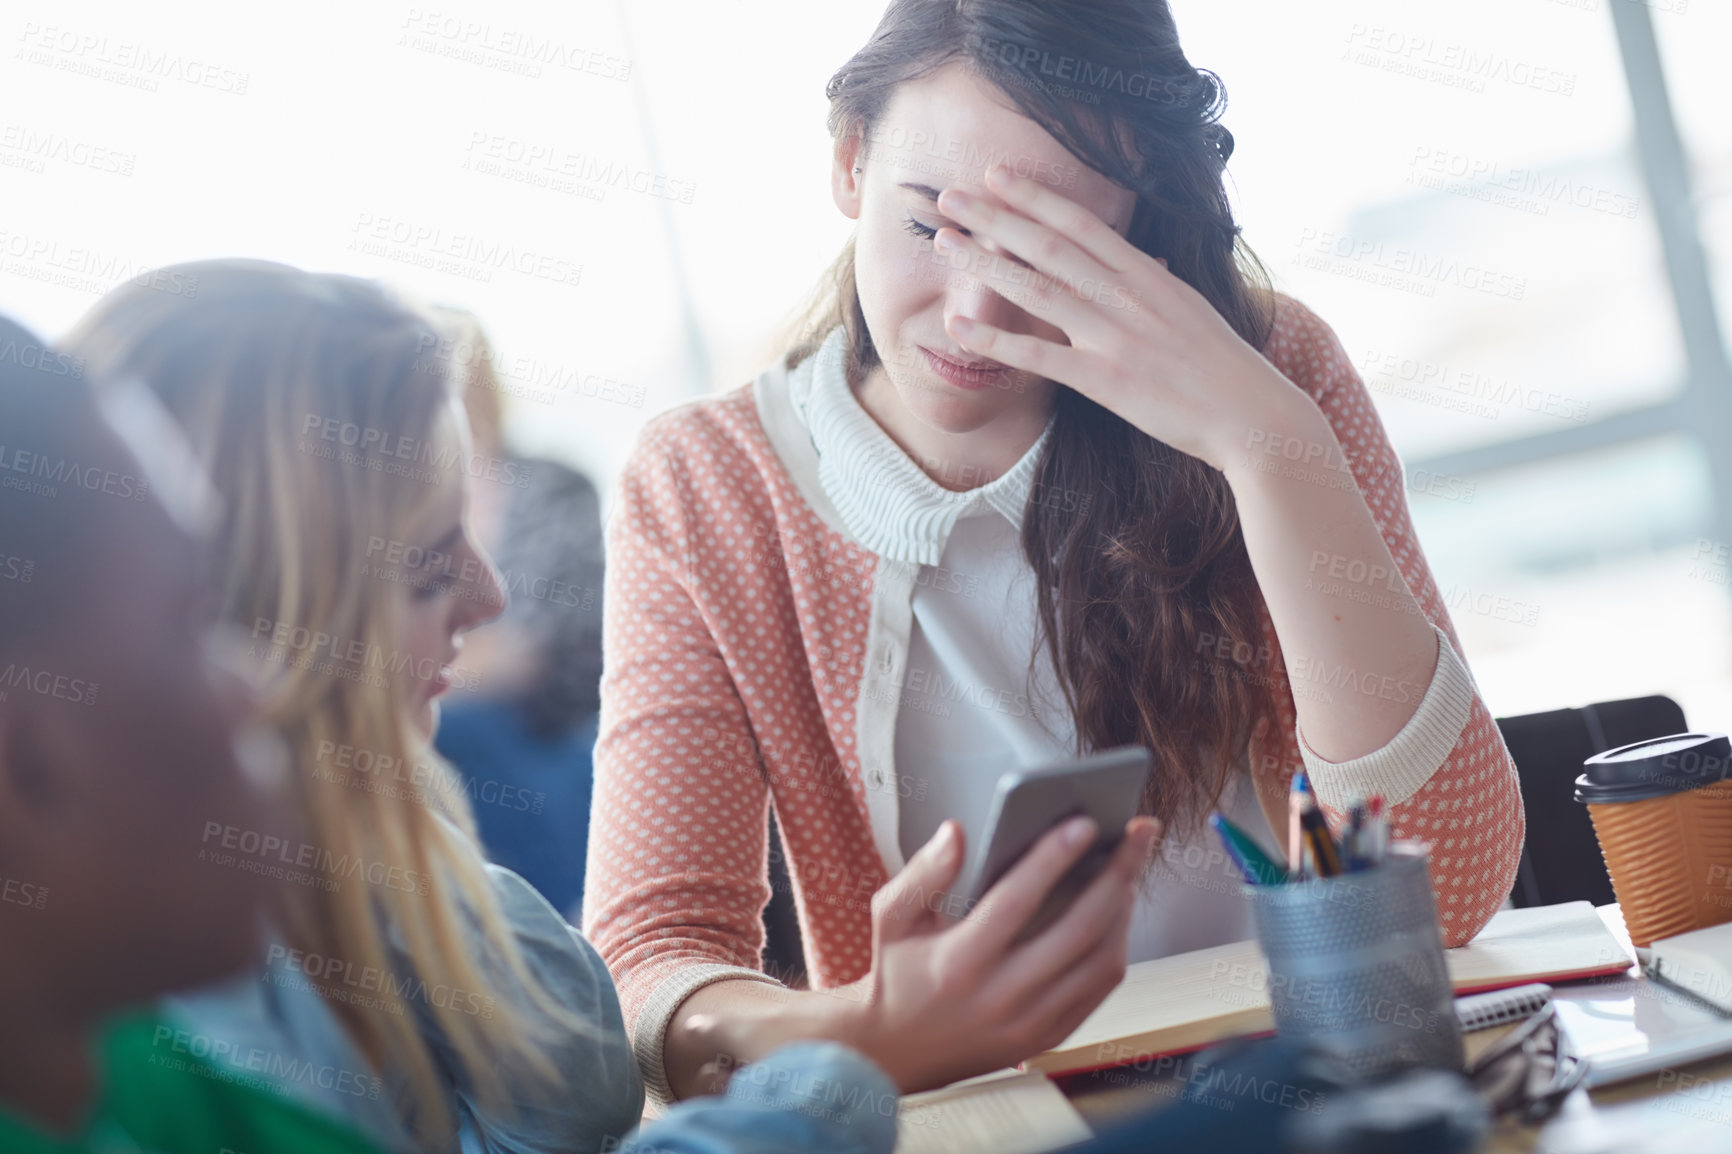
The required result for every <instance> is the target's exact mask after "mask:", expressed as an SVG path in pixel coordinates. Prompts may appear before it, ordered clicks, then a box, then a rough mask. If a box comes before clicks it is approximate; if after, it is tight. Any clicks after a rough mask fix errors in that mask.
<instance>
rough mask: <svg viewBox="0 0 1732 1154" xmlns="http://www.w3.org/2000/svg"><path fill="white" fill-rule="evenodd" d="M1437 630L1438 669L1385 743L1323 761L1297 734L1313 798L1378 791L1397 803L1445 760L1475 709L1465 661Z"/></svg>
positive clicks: (1342, 804)
mask: <svg viewBox="0 0 1732 1154" xmlns="http://www.w3.org/2000/svg"><path fill="white" fill-rule="evenodd" d="M1433 629H1434V631H1435V632H1436V634H1437V668H1436V669H1435V670H1434V671H1433V673H1432V675H1431V685H1430V687H1429V688H1428V689H1426V691H1425V696H1424V697H1423V698H1421V699H1420V702H1419V708H1418V709H1416V710H1414V713H1413V716H1412V717H1410V718H1408V719H1407V724H1406V725H1404V726H1402V728H1401V732H1400V733H1397V734H1396V735H1395V736H1394V737H1392V738H1390V740H1389V744H1387V745H1385V746H1384V747H1383V748H1382V749H1378V750H1374V751H1372V752H1371V753H1368V754H1366V755H1365V756H1363V757H1356V758H1354V759H1353V760H1351V761H1324V760H1323V759H1322V758H1321V757H1318V756H1317V755H1316V754H1315V753H1313V752H1312V751H1311V746H1310V745H1309V744H1307V743H1306V741H1305V735H1304V734H1303V733H1301V734H1299V753H1300V756H1301V757H1303V758H1304V759H1305V771H1306V773H1308V774H1309V775H1310V777H1311V787H1312V788H1313V789H1314V790H1316V791H1317V800H1318V801H1320V802H1322V803H1323V804H1324V805H1326V806H1328V807H1329V808H1331V809H1335V810H1341V809H1346V808H1347V807H1348V806H1349V805H1351V804H1352V803H1353V801H1354V799H1356V798H1361V797H1369V796H1370V795H1371V794H1374V793H1375V794H1380V795H1382V797H1383V801H1384V804H1385V805H1400V804H1401V803H1402V802H1404V801H1406V800H1407V799H1408V798H1410V797H1412V796H1413V795H1414V794H1416V793H1418V792H1419V791H1420V790H1421V789H1423V788H1424V787H1425V783H1426V782H1428V781H1430V780H1431V778H1432V776H1433V775H1434V774H1435V773H1437V771H1438V770H1439V769H1441V768H1442V767H1443V764H1444V762H1446V761H1448V760H1449V755H1450V753H1451V752H1453V751H1454V749H1455V746H1456V743H1457V742H1458V741H1460V740H1461V734H1462V730H1463V729H1465V728H1466V727H1467V719H1468V715H1469V714H1470V713H1471V712H1472V710H1473V702H1474V696H1475V689H1474V685H1473V675H1472V674H1471V673H1469V672H1468V668H1467V663H1466V662H1465V661H1463V660H1462V659H1461V656H1460V655H1459V654H1458V653H1456V651H1455V646H1453V645H1451V644H1450V643H1449V637H1448V635H1446V634H1445V633H1444V632H1443V630H1442V629H1438V628H1437V627H1436V626H1433Z"/></svg>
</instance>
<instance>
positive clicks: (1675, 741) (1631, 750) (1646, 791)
mask: <svg viewBox="0 0 1732 1154" xmlns="http://www.w3.org/2000/svg"><path fill="white" fill-rule="evenodd" d="M1582 768H1583V769H1584V770H1585V771H1586V772H1585V773H1583V774H1582V775H1581V776H1580V777H1578V778H1576V800H1577V801H1579V802H1583V803H1584V804H1587V805H1603V804H1606V803H1608V802H1618V801H1647V800H1648V799H1649V798H1653V797H1666V796H1669V795H1670V794H1674V793H1683V792H1684V791H1685V790H1687V789H1700V788H1701V787H1702V786H1704V785H1713V784H1714V783H1715V782H1717V781H1722V780H1724V779H1726V778H1728V777H1732V741H1728V740H1727V738H1726V735H1725V734H1724V733H1674V734H1673V735H1671V736H1670V737H1651V738H1649V739H1648V740H1646V741H1638V742H1635V743H1634V744H1632V745H1623V746H1619V747H1618V748H1617V749H1608V750H1607V751H1606V752H1604V753H1596V754H1595V755H1594V756H1592V757H1590V758H1588V760H1586V761H1584V762H1582Z"/></svg>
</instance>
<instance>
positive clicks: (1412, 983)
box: [1249, 843, 1463, 1078]
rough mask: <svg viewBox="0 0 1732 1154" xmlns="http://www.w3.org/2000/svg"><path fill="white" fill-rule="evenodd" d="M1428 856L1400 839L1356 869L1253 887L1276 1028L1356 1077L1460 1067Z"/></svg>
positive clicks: (1452, 997) (1452, 1000) (1457, 1033)
mask: <svg viewBox="0 0 1732 1154" xmlns="http://www.w3.org/2000/svg"><path fill="white" fill-rule="evenodd" d="M1425 860H1426V859H1425V854H1424V852H1423V850H1422V849H1421V848H1419V847H1416V846H1409V845H1406V844H1400V843H1398V844H1397V845H1395V846H1391V847H1390V850H1389V852H1388V853H1387V854H1386V855H1385V856H1384V858H1383V860H1382V861H1381V862H1379V863H1378V864H1377V865H1375V866H1372V867H1371V868H1369V869H1366V870H1361V871H1359V872H1357V873H1347V874H1340V875H1338V876H1336V877H1332V878H1318V879H1313V880H1308V881H1301V882H1293V883H1289V884H1287V885H1279V886H1252V887H1249V893H1250V897H1251V902H1252V910H1253V913H1254V916H1255V918H1256V921H1257V937H1258V938H1259V940H1260V941H1261V944H1262V947H1263V953H1264V956H1265V957H1267V958H1268V961H1269V1002H1270V1006H1271V1008H1272V1009H1273V1011H1274V1015H1275V1027H1276V1029H1277V1031H1279V1032H1280V1033H1281V1034H1283V1035H1285V1036H1288V1037H1292V1038H1297V1039H1301V1040H1304V1041H1306V1042H1309V1043H1311V1044H1313V1045H1315V1046H1318V1047H1320V1048H1322V1049H1324V1050H1327V1051H1329V1052H1331V1053H1332V1054H1334V1055H1335V1056H1337V1057H1338V1058H1339V1059H1340V1060H1341V1061H1342V1062H1343V1063H1344V1064H1345V1065H1346V1067H1347V1068H1348V1069H1349V1070H1350V1071H1352V1072H1353V1073H1354V1074H1355V1075H1356V1076H1359V1077H1363V1078H1377V1077H1381V1076H1383V1075H1385V1074H1392V1073H1396V1072H1398V1071H1401V1070H1406V1069H1411V1068H1414V1067H1419V1066H1425V1067H1435V1068H1437V1069H1445V1070H1456V1071H1459V1070H1460V1069H1461V1068H1462V1065H1463V1055H1462V1047H1461V1033H1460V1030H1459V1028H1458V1027H1457V1025H1456V1019H1455V991H1454V989H1453V988H1452V987H1451V985H1450V980H1449V966H1448V964H1447V963H1446V962H1445V961H1444V955H1443V937H1442V935H1441V934H1440V933H1439V932H1438V926H1437V907H1436V903H1435V902H1434V901H1433V899H1432V896H1431V880H1430V878H1429V877H1428V876H1427V874H1426V868H1425Z"/></svg>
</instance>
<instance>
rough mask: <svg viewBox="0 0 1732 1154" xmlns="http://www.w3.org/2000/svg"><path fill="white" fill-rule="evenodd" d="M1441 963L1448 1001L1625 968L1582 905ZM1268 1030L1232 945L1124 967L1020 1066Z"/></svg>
mask: <svg viewBox="0 0 1732 1154" xmlns="http://www.w3.org/2000/svg"><path fill="white" fill-rule="evenodd" d="M1444 956H1445V958H1446V959H1447V960H1448V962H1449V974H1450V979H1451V981H1452V982H1453V983H1454V985H1455V991H1456V993H1457V994H1472V993H1479V992H1481V991H1485V990H1500V989H1505V988H1507V987H1510V986H1521V985H1526V984H1528V983H1533V982H1561V981H1569V980H1572V979H1576V978H1590V977H1596V976H1600V975H1604V974H1621V973H1623V972H1624V971H1625V970H1627V969H1628V968H1629V967H1630V964H1631V961H1632V959H1631V958H1630V955H1629V954H1628V953H1627V952H1626V951H1625V949H1624V947H1623V945H1622V944H1620V943H1619V941H1618V939H1617V938H1616V937H1614V936H1613V935H1612V933H1611V931H1610V930H1608V929H1607V928H1606V924H1605V922H1604V921H1603V920H1601V918H1600V916H1599V914H1597V913H1596V912H1595V911H1594V907H1593V906H1592V905H1591V904H1589V903H1588V902H1566V903H1564V904H1562V905H1555V906H1535V907H1531V908H1529V909H1521V910H1500V911H1499V912H1498V913H1497V914H1495V915H1493V917H1492V919H1491V921H1490V922H1488V923H1487V924H1486V927H1485V929H1483V930H1481V931H1480V933H1479V936H1478V937H1476V938H1474V939H1473V941H1471V942H1469V943H1468V944H1467V945H1465V946H1461V947H1459V948H1457V949H1453V950H1446V951H1444ZM1274 1029H1275V1022H1274V1019H1273V1018H1272V1017H1271V1016H1270V1012H1269V995H1268V971H1267V969H1266V967H1265V964H1264V961H1263V953H1262V951H1261V950H1260V949H1258V948H1257V943H1256V942H1255V941H1249V942H1235V943H1234V944H1232V945H1226V946H1216V947H1214V948H1212V949H1207V950H1197V951H1195V952H1193V953H1189V954H1176V955H1174V956H1172V957H1168V958H1157V959H1155V960H1153V961H1147V962H1137V963H1135V964H1133V965H1132V966H1130V967H1129V968H1128V969H1127V970H1126V972H1125V979H1124V981H1123V982H1121V983H1120V984H1119V987H1118V988H1117V989H1116V990H1114V991H1113V992H1112V993H1111V994H1109V995H1107V999H1106V1001H1104V1002H1102V1003H1101V1004H1100V1006H1098V1007H1097V1008H1096V1009H1095V1011H1094V1013H1092V1014H1090V1015H1089V1016H1088V1018H1087V1019H1085V1020H1084V1021H1083V1024H1082V1025H1081V1026H1079V1027H1077V1029H1076V1030H1075V1031H1074V1032H1073V1033H1072V1034H1071V1036H1070V1037H1069V1038H1067V1039H1065V1041H1064V1042H1063V1043H1062V1044H1061V1045H1059V1046H1057V1047H1055V1048H1053V1049H1051V1050H1048V1051H1046V1053H1044V1054H1038V1055H1036V1056H1035V1057H1033V1058H1031V1059H1029V1060H1028V1061H1027V1062H1026V1063H1024V1065H1025V1067H1027V1068H1029V1069H1034V1070H1041V1071H1044V1072H1045V1073H1046V1074H1048V1075H1049V1076H1054V1077H1056V1076H1058V1075H1061V1074H1075V1073H1081V1072H1082V1071H1085V1070H1099V1069H1105V1068H1107V1067H1110V1066H1123V1065H1126V1064H1128V1063H1131V1062H1140V1061H1143V1060H1145V1059H1148V1058H1158V1057H1163V1056H1166V1055H1171V1054H1182V1053H1186V1052H1188V1051H1191V1050H1200V1049H1202V1048H1203V1047H1205V1046H1211V1045H1214V1044H1215V1043H1217V1042H1222V1041H1226V1040H1227V1039H1229V1038H1237V1037H1245V1036H1248V1035H1256V1034H1268V1033H1272V1032H1273V1031H1274Z"/></svg>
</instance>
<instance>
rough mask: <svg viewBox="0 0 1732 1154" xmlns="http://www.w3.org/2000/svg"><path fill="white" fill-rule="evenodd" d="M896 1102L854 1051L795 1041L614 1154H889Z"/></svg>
mask: <svg viewBox="0 0 1732 1154" xmlns="http://www.w3.org/2000/svg"><path fill="white" fill-rule="evenodd" d="M897 1103H898V1098H897V1094H896V1087H895V1086H893V1085H891V1083H890V1079H889V1078H887V1077H885V1076H884V1073H883V1072H882V1071H881V1070H879V1069H878V1067H877V1066H875V1065H873V1064H872V1063H871V1062H870V1061H868V1060H867V1059H866V1057H865V1056H864V1055H862V1054H860V1053H859V1052H858V1051H855V1050H851V1049H849V1048H848V1047H847V1046H842V1045H838V1044H837V1043H835V1042H800V1043H796V1044H794V1045H791V1046H784V1047H782V1048H781V1049H779V1050H777V1051H776V1052H775V1053H773V1054H771V1055H770V1056H769V1057H767V1058H765V1059H764V1060H763V1061H761V1062H756V1063H753V1064H752V1065H750V1066H744V1067H741V1068H740V1069H739V1070H737V1071H735V1073H734V1076H733V1078H732V1079H731V1080H730V1081H729V1082H728V1092H727V1094H726V1096H725V1097H713V1098H694V1099H691V1100H689V1101H686V1102H682V1103H681V1104H679V1105H678V1106H675V1107H674V1108H673V1109H671V1110H669V1111H668V1112H667V1113H666V1114H665V1115H663V1116H662V1117H660V1118H658V1119H656V1120H655V1121H654V1122H651V1123H649V1124H647V1125H646V1126H644V1128H643V1129H642V1130H640V1131H638V1133H637V1134H636V1135H634V1136H633V1137H632V1139H631V1140H630V1141H628V1142H627V1143H626V1144H625V1145H624V1147H623V1148H622V1150H621V1154H795V1152H796V1151H798V1152H800V1154H816V1152H818V1151H822V1152H823V1154H890V1152H891V1151H892V1150H893V1149H895V1147H896V1107H897Z"/></svg>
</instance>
